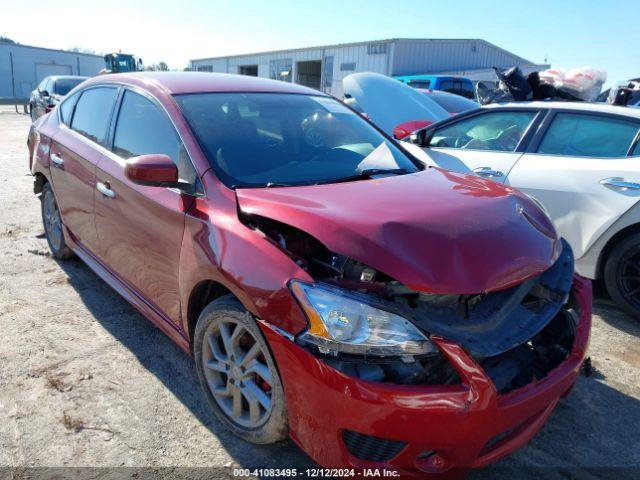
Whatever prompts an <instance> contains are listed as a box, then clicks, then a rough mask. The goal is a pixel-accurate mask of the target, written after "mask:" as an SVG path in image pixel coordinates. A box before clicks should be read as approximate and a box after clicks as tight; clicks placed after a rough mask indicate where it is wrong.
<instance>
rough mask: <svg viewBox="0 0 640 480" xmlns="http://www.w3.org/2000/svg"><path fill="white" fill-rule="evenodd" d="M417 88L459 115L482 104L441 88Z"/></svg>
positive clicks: (452, 113)
mask: <svg viewBox="0 0 640 480" xmlns="http://www.w3.org/2000/svg"><path fill="white" fill-rule="evenodd" d="M416 90H418V91H419V92H422V93H424V94H425V95H427V96H428V97H429V98H430V99H431V100H433V101H434V102H436V103H437V104H438V105H440V106H441V107H442V108H444V109H445V110H446V111H447V112H449V114H450V115H457V114H458V113H462V112H466V111H469V110H473V109H474V108H478V107H479V106H480V104H479V103H478V102H476V101H475V100H470V99H468V98H465V97H461V96H460V95H455V94H453V93H448V92H443V91H440V90H423V89H421V88H417V89H416Z"/></svg>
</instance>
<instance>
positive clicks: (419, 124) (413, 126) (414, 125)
mask: <svg viewBox="0 0 640 480" xmlns="http://www.w3.org/2000/svg"><path fill="white" fill-rule="evenodd" d="M432 123H433V122H432V121H431V120H411V121H409V122H402V123H401V124H399V125H396V127H395V128H394V129H393V138H395V139H396V140H402V139H404V138H406V137H408V136H409V135H411V133H412V132H415V131H416V130H420V129H423V128H425V127H428V126H429V125H431V124H432Z"/></svg>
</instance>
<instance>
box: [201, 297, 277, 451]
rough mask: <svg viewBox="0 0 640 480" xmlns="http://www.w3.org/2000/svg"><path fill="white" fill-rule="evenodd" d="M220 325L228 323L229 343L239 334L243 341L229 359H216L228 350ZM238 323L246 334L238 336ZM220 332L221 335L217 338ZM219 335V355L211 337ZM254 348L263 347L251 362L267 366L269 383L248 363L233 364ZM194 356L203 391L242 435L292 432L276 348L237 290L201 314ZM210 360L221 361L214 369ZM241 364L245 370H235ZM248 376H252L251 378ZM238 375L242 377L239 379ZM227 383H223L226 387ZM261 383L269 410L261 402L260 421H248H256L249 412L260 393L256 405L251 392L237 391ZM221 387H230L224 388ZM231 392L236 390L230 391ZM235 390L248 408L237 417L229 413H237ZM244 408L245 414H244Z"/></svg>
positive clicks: (269, 438)
mask: <svg viewBox="0 0 640 480" xmlns="http://www.w3.org/2000/svg"><path fill="white" fill-rule="evenodd" d="M221 324H222V325H224V328H225V332H226V335H227V338H228V339H229V342H230V343H233V341H234V339H235V342H236V343H237V344H238V345H237V349H236V348H235V347H234V348H232V350H231V352H232V354H231V355H226V358H227V362H220V361H218V360H217V358H219V356H220V355H221V353H222V351H224V352H226V351H227V350H226V347H225V345H226V343H224V340H223V339H222V337H223V335H222V330H221V328H222V327H221ZM239 326H240V327H241V328H240V330H238V332H242V333H241V334H239V335H237V336H236V333H237V332H236V329H238V327H239ZM231 329H232V330H231ZM216 335H218V336H217V337H216ZM214 338H217V342H218V343H217V344H216V345H217V348H216V351H217V354H218V356H216V354H214V352H213V349H212V347H211V345H212V344H211V341H214V342H216V340H212V339H214ZM245 340H246V341H247V342H249V343H247V345H251V347H248V346H247V347H246V349H245V350H242V348H243V347H242V341H245ZM251 342H253V343H251ZM256 344H257V347H256ZM252 347H255V348H256V349H259V350H260V352H261V354H260V355H258V356H257V357H256V358H255V362H254V361H252V362H250V364H249V365H251V364H253V365H254V366H255V365H260V367H261V368H262V369H265V368H267V369H268V371H267V370H260V372H262V371H264V372H266V373H265V374H264V377H265V378H268V383H267V382H266V381H265V380H263V379H262V377H260V376H258V375H257V374H256V373H247V372H248V371H249V369H248V368H247V369H244V370H242V367H238V366H234V365H239V364H240V363H241V360H242V358H243V357H249V356H250V355H248V354H247V351H249V352H251V351H252ZM194 358H195V362H196V370H197V372H198V378H199V379H200V385H201V386H202V389H203V390H204V393H205V396H206V397H207V400H208V401H209V404H210V405H211V408H212V409H213V412H214V413H215V415H216V417H217V418H218V419H219V420H220V421H221V422H222V423H223V424H224V425H225V426H226V427H227V428H228V429H229V430H231V431H232V432H233V433H234V434H235V435H237V436H238V437H240V438H242V439H244V440H246V441H248V442H251V443H255V444H268V443H274V442H277V441H280V440H283V439H285V438H286V437H287V433H288V424H287V414H286V404H285V397H284V390H283V388H282V382H281V380H280V376H279V373H278V369H277V368H276V364H275V361H274V359H273V356H272V354H271V350H270V349H269V345H268V344H267V341H266V340H265V338H264V337H263V335H262V332H261V331H260V328H259V327H258V325H257V324H256V321H255V320H254V318H253V316H252V315H251V314H250V313H249V312H248V311H247V310H246V309H245V308H244V307H243V306H242V304H241V303H240V302H239V301H238V300H237V299H236V298H235V297H233V296H232V295H226V296H224V297H220V298H219V299H217V300H215V301H214V302H212V303H210V304H209V305H208V306H207V307H206V308H205V309H204V310H203V311H202V313H201V314H200V317H199V318H198V323H197V324H196V329H195V334H194ZM252 358H253V357H252ZM207 359H209V360H207ZM205 362H206V363H207V364H208V365H211V363H216V364H217V365H218V367H217V368H216V369H212V368H211V367H210V366H209V367H205ZM223 363H224V365H223ZM220 366H223V367H225V368H227V369H228V372H227V373H222V372H221V370H220V369H219V368H220ZM238 368H240V369H241V370H242V371H240V370H237V371H240V374H237V373H233V371H234V370H236V369H238ZM252 368H253V367H252ZM243 375H244V376H243ZM246 375H249V376H251V377H250V378H248V379H247V378H246ZM239 378H242V379H243V380H242V381H239V380H238V379H239ZM216 382H219V383H220V385H219V386H218V387H217V388H216V390H217V391H218V394H217V396H214V394H213V393H212V389H214V388H215V384H216ZM249 382H250V383H249ZM223 384H224V387H223V386H222V385H223ZM259 384H260V385H261V386H260V387H258V385H259ZM249 387H252V388H249ZM256 387H258V388H260V390H261V391H262V392H263V393H264V394H265V396H266V397H268V399H269V402H270V409H266V408H263V406H262V404H261V403H259V406H258V407H257V408H258V409H259V411H260V414H261V415H262V416H261V417H260V421H256V422H255V423H254V424H252V425H248V423H249V424H250V423H251V422H252V420H251V419H252V418H253V414H252V413H250V411H253V410H251V409H250V407H251V405H252V404H253V405H255V403H256V402H257V400H256V398H257V397H255V396H254V397H253V398H252V399H253V402H252V404H251V403H249V401H248V400H247V397H244V396H243V395H245V394H244V393H237V392H238V391H240V390H242V391H243V392H244V391H245V390H246V391H247V392H248V393H249V394H251V395H253V394H252V391H255V388H256ZM221 390H224V391H225V392H224V393H220V391H221ZM227 392H232V393H228V394H227ZM236 393H237V394H238V395H240V396H241V399H242V400H241V403H242V407H243V408H244V407H246V411H244V410H243V414H242V415H241V416H238V418H237V419H236V418H234V416H233V415H232V414H231V413H229V410H233V414H235V413H236V412H235V405H236V403H235V402H236V397H235V395H236ZM260 398H262V399H264V398H265V397H262V396H261V397H260ZM227 401H228V402H229V403H231V405H232V406H229V405H228V404H226V403H225V402H227ZM225 405H226V407H225ZM225 408H226V411H225ZM245 413H246V416H244V415H245ZM243 416H244V417H243ZM243 418H244V420H243ZM243 422H244V423H243ZM253 425H255V426H253Z"/></svg>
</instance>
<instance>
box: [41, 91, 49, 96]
mask: <svg viewBox="0 0 640 480" xmlns="http://www.w3.org/2000/svg"><path fill="white" fill-rule="evenodd" d="M40 95H42V96H43V97H50V96H51V95H49V92H47V91H46V90H40Z"/></svg>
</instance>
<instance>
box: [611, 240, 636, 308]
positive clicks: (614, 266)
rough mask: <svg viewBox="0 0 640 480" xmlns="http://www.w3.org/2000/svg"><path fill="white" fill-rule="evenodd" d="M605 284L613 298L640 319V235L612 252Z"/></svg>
mask: <svg viewBox="0 0 640 480" xmlns="http://www.w3.org/2000/svg"><path fill="white" fill-rule="evenodd" d="M604 282H605V285H606V286H607V291H608V292H609V295H611V298H612V299H613V300H614V301H615V302H616V303H617V304H618V305H619V306H620V307H621V308H622V309H623V310H624V311H625V312H627V313H628V314H629V315H631V316H632V317H633V318H636V319H640V233H635V234H633V235H630V236H628V237H627V238H625V239H624V240H622V241H621V242H620V243H618V244H617V245H616V246H615V247H614V248H613V250H611V253H610V254H609V257H608V258H607V262H606V263H605V267H604Z"/></svg>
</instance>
